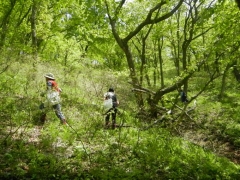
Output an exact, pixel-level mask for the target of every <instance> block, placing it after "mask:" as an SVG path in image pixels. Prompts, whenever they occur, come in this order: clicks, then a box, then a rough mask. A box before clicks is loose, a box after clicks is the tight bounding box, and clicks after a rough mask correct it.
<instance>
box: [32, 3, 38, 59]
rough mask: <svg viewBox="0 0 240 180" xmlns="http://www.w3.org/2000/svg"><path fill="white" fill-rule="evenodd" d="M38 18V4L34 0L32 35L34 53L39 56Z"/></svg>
mask: <svg viewBox="0 0 240 180" xmlns="http://www.w3.org/2000/svg"><path fill="white" fill-rule="evenodd" d="M36 18H37V2H36V0H33V4H32V14H31V35H32V51H33V55H34V56H36V55H37V29H36Z"/></svg>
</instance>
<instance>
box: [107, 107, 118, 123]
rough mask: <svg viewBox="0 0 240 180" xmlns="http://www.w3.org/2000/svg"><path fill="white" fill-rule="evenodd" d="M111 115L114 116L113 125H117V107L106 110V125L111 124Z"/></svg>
mask: <svg viewBox="0 0 240 180" xmlns="http://www.w3.org/2000/svg"><path fill="white" fill-rule="evenodd" d="M110 116H112V127H113V128H115V126H116V116H117V108H111V109H109V110H108V111H107V112H106V118H105V123H106V124H105V125H106V126H108V125H109V120H110Z"/></svg>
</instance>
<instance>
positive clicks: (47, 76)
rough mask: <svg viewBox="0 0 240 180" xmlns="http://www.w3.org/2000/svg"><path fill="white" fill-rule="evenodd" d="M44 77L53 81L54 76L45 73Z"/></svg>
mask: <svg viewBox="0 0 240 180" xmlns="http://www.w3.org/2000/svg"><path fill="white" fill-rule="evenodd" d="M44 77H46V78H49V79H52V80H55V78H54V75H53V74H52V73H47V74H46V75H45V76H44Z"/></svg>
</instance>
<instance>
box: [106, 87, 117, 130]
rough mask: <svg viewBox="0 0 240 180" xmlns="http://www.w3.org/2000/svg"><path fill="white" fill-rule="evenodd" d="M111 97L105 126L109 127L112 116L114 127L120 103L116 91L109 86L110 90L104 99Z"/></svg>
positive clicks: (113, 127) (113, 126)
mask: <svg viewBox="0 0 240 180" xmlns="http://www.w3.org/2000/svg"><path fill="white" fill-rule="evenodd" d="M109 99H111V100H112V101H111V105H110V108H109V109H107V112H106V117H105V126H106V127H107V128H108V127H109V125H110V123H109V120H110V116H112V129H115V127H116V116H117V107H118V105H119V101H118V100H117V96H116V94H115V93H114V89H113V88H109V90H108V92H107V93H105V94H104V101H107V100H109Z"/></svg>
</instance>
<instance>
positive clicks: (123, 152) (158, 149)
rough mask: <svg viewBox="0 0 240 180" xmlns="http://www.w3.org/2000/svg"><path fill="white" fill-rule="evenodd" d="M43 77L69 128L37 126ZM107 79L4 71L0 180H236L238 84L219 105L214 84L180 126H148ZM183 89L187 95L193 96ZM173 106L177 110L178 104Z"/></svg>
mask: <svg viewBox="0 0 240 180" xmlns="http://www.w3.org/2000/svg"><path fill="white" fill-rule="evenodd" d="M70 68H71V71H67V69H70ZM47 72H52V73H54V75H55V76H56V79H57V81H58V83H59V86H60V87H61V88H62V90H63V92H62V95H61V96H62V110H63V112H64V114H65V116H66V117H67V122H68V124H69V126H63V125H61V124H60V122H59V120H58V119H57V118H56V117H55V114H54V113H53V111H49V112H48V115H47V122H46V123H45V124H43V125H42V124H41V123H40V121H39V118H40V114H41V111H40V110H39V104H40V103H41V101H42V97H41V96H40V93H41V92H42V91H44V88H45V79H44V77H43V76H44V74H45V73H47ZM109 72H111V73H106V69H102V68H101V67H95V66H94V67H92V66H89V67H82V66H80V65H79V66H78V67H62V66H60V65H59V66H57V65H53V64H51V63H38V64H35V65H34V67H33V66H32V65H31V64H29V63H24V64H23V63H22V64H21V65H20V64H18V63H13V64H11V65H10V66H9V67H8V69H7V70H6V72H5V73H4V74H1V85H0V87H1V91H0V92H1V93H0V96H1V100H0V101H1V114H0V116H1V122H0V124H1V126H0V127H1V129H0V135H1V149H0V157H1V158H0V161H1V162H0V166H1V167H0V177H1V179H239V177H240V172H239V168H240V167H239V165H238V163H239V161H238V158H239V157H238V156H237V154H236V153H237V148H238V147H239V146H240V142H239V140H238V137H239V133H240V126H239V125H238V124H239V98H240V96H239V95H238V94H237V91H239V84H237V83H235V84H234V83H232V84H229V85H228V88H227V89H228V90H227V91H226V93H227V96H226V97H225V99H223V100H222V102H220V101H218V97H217V93H216V90H215V86H217V83H218V82H217V81H216V82H215V83H213V84H211V86H210V87H209V89H211V90H210V91H207V92H206V93H203V94H202V95H201V96H199V97H198V99H197V102H196V107H195V108H192V107H193V106H194V104H190V105H189V106H188V108H190V109H191V108H192V110H191V111H188V113H187V114H184V115H183V117H182V118H181V119H176V118H174V114H175V112H172V114H166V116H164V117H165V118H162V119H151V118H149V115H148V114H147V113H145V111H140V112H141V113H139V109H137V107H136V105H135V102H134V101H133V93H132V90H131V87H130V85H129V84H128V83H127V81H126V79H127V78H128V76H127V75H126V74H127V73H126V74H125V73H124V72H123V71H121V72H114V71H111V70H109ZM229 77H231V76H229ZM233 82H234V81H233ZM192 83H193V84H194V83H198V82H192ZM109 86H113V87H115V89H116V93H117V95H118V99H119V100H120V106H119V112H118V114H117V124H119V126H120V127H119V128H116V129H115V130H111V129H105V128H104V126H103V125H104V115H103V114H104V110H103V108H102V101H103V94H104V92H106V91H107V89H108V87H109ZM193 87H197V86H193ZM189 89H191V91H190V92H189V96H191V93H193V94H194V91H195V89H194V88H191V87H190V88H189ZM234 92H235V93H234ZM176 94H178V92H176V93H175V94H172V95H169V97H166V98H165V103H170V101H171V98H172V97H171V96H173V97H175V96H176ZM225 102H228V103H225ZM177 106H178V107H179V111H181V108H182V107H183V104H182V103H181V102H180V101H179V102H178V103H177ZM166 107H167V105H166ZM233 107H234V108H233ZM175 111H177V110H175ZM146 112H147V111H146Z"/></svg>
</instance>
